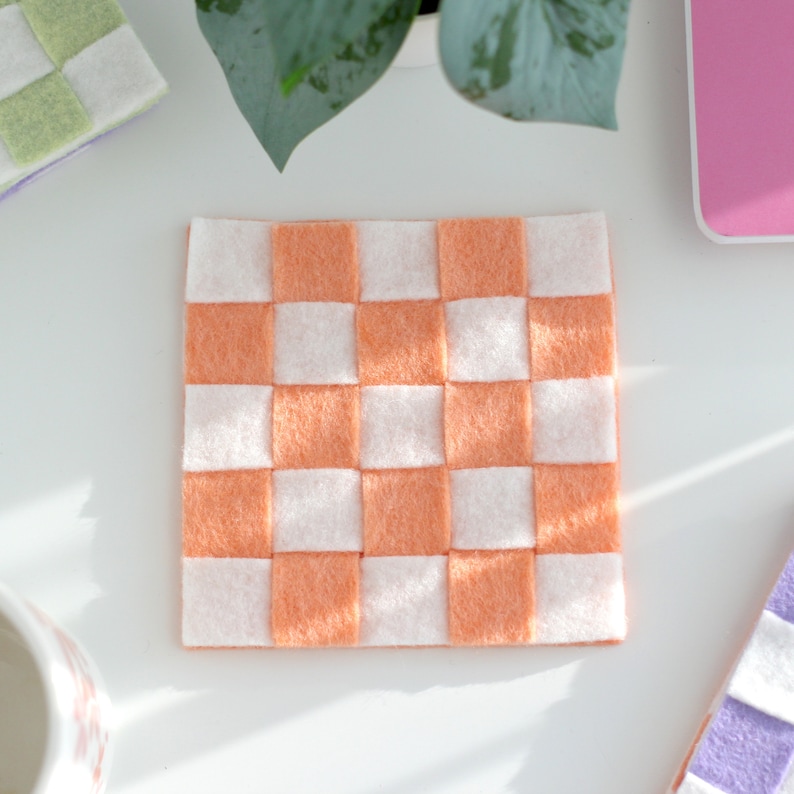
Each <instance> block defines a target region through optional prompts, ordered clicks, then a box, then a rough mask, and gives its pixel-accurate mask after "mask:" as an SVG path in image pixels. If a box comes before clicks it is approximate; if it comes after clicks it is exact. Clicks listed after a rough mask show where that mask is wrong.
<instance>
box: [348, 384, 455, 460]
mask: <svg viewBox="0 0 794 794" xmlns="http://www.w3.org/2000/svg"><path fill="white" fill-rule="evenodd" d="M443 464H444V387H443V386H362V387H361V468H362V469H415V468H422V467H426V466H442V465H443Z"/></svg>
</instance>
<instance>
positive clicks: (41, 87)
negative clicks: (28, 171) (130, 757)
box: [0, 72, 91, 166]
mask: <svg viewBox="0 0 794 794" xmlns="http://www.w3.org/2000/svg"><path fill="white" fill-rule="evenodd" d="M90 128H91V122H90V121H89V119H88V116H87V115H86V113H85V110H83V106H82V105H81V104H80V102H79V101H78V100H77V97H76V96H75V95H74V93H73V92H72V90H71V88H69V85H68V84H67V82H66V80H64V79H63V77H62V76H61V74H60V73H59V72H52V73H51V74H48V75H47V76H46V77H42V78H41V79H40V80H37V81H36V82H35V83H31V84H30V85H28V86H25V88H23V89H22V90H21V91H18V92H17V93H16V94H14V95H13V96H10V97H8V98H6V99H4V100H2V101H0V137H2V139H3V141H5V145H6V146H7V147H8V151H9V152H10V153H11V156H12V157H13V158H14V161H15V162H16V163H17V165H21V166H25V165H31V164H32V163H35V162H36V161H37V160H40V159H42V158H43V157H46V156H47V155H48V154H51V153H52V152H54V151H56V150H57V149H60V148H61V147H63V146H65V145H66V144H67V143H69V142H70V141H72V140H74V139H75V138H77V137H78V136H79V135H81V134H82V133H84V132H88V130H89V129H90Z"/></svg>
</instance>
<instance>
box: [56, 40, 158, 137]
mask: <svg viewBox="0 0 794 794" xmlns="http://www.w3.org/2000/svg"><path fill="white" fill-rule="evenodd" d="M61 72H62V73H63V76H64V77H65V78H66V80H67V81H68V82H69V85H70V86H71V87H72V90H73V91H74V92H75V94H76V95H77V98H78V99H79V100H80V102H81V104H82V105H83V107H84V108H85V109H86V112H87V113H88V117H89V118H90V119H91V122H92V123H93V125H94V128H95V130H96V132H101V131H102V130H105V129H108V128H110V127H113V126H116V125H117V124H120V123H121V122H123V121H125V120H126V119H128V118H129V117H130V116H133V115H134V114H135V113H138V112H140V111H141V110H143V109H145V108H146V107H147V106H149V105H152V104H154V102H155V101H156V100H157V99H158V98H159V97H160V96H162V95H163V94H164V93H165V92H166V90H167V89H168V86H167V84H166V82H165V80H164V79H163V77H162V75H161V74H160V72H158V71H157V67H156V66H155V65H154V64H153V63H152V60H151V58H150V57H149V55H148V53H147V52H146V50H145V49H144V48H143V45H142V44H141V42H140V41H139V39H138V37H137V36H136V35H135V33H134V31H133V30H132V28H131V27H130V26H129V25H121V27H118V28H116V29H115V30H114V31H113V32H112V33H109V34H108V35H107V36H104V37H103V38H101V39H99V41H95V42H94V43H93V44H91V45H90V46H89V47H86V49H84V50H83V51H82V52H80V53H78V54H77V55H75V56H74V58H71V59H70V60H68V61H67V62H66V63H65V64H64V66H63V69H62V70H61Z"/></svg>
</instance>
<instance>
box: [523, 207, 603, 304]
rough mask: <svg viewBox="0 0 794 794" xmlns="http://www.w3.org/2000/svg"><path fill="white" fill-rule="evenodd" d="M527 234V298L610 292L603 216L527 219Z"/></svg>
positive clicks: (591, 214) (593, 214)
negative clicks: (529, 296) (528, 296)
mask: <svg viewBox="0 0 794 794" xmlns="http://www.w3.org/2000/svg"><path fill="white" fill-rule="evenodd" d="M526 234H527V259H528V260H529V294H530V295H531V296H532V297H533V298H562V297H569V296H574V295H600V294H603V293H607V292H612V266H611V262H610V258H609V239H608V237H607V224H606V218H605V217H604V214H603V213H601V212H584V213H580V214H578V215H553V216H547V217H538V218H527V219H526Z"/></svg>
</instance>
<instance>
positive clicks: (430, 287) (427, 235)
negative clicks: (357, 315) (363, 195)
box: [356, 221, 441, 301]
mask: <svg viewBox="0 0 794 794" xmlns="http://www.w3.org/2000/svg"><path fill="white" fill-rule="evenodd" d="M356 233H357V239H358V266H359V273H360V279H361V300H362V301H403V300H422V299H432V298H440V297H441V291H440V289H439V283H438V242H437V235H436V224H435V221H358V223H356Z"/></svg>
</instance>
